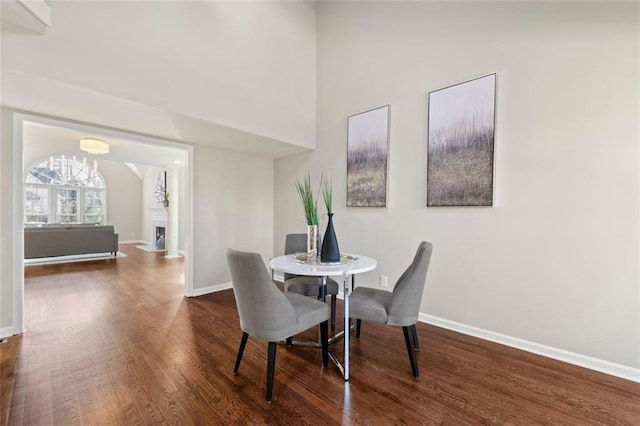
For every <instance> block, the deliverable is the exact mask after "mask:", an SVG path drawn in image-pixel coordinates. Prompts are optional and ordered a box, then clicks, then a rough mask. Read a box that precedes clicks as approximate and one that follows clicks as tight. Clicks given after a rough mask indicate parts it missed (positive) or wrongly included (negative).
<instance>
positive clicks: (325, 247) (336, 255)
mask: <svg viewBox="0 0 640 426" xmlns="http://www.w3.org/2000/svg"><path fill="white" fill-rule="evenodd" d="M328 215H329V223H327V230H326V231H325V232H324V239H323V240H322V250H321V251H320V260H321V261H323V262H339V261H340V249H339V248H338V239H337V238H336V231H335V229H333V213H329V214H328Z"/></svg>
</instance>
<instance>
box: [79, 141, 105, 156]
mask: <svg viewBox="0 0 640 426" xmlns="http://www.w3.org/2000/svg"><path fill="white" fill-rule="evenodd" d="M80 149H81V150H83V151H86V152H88V153H89V154H94V155H102V154H106V153H108V152H109V144H108V143H106V142H105V141H103V140H101V139H95V138H82V139H80Z"/></svg>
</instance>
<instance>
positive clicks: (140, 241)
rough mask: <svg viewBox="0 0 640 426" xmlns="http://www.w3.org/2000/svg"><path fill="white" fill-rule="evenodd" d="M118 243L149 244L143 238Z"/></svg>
mask: <svg viewBox="0 0 640 426" xmlns="http://www.w3.org/2000/svg"><path fill="white" fill-rule="evenodd" d="M118 244H148V243H147V242H146V241H142V240H132V241H118Z"/></svg>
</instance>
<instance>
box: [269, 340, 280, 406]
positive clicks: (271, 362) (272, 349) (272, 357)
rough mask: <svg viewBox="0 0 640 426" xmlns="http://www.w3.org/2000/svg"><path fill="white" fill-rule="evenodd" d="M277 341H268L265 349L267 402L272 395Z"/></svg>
mask: <svg viewBox="0 0 640 426" xmlns="http://www.w3.org/2000/svg"><path fill="white" fill-rule="evenodd" d="M277 347H278V342H269V345H268V349H267V402H271V398H272V396H273V374H274V372H275V369H276V348H277Z"/></svg>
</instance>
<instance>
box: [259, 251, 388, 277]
mask: <svg viewBox="0 0 640 426" xmlns="http://www.w3.org/2000/svg"><path fill="white" fill-rule="evenodd" d="M351 256H353V257H355V258H357V259H356V260H354V261H353V262H348V263H342V264H337V265H335V264H331V265H322V264H314V265H309V264H304V263H299V262H296V260H295V259H294V257H293V255H292V254H289V255H285V256H278V257H274V258H273V259H271V260H270V261H269V263H270V264H271V268H273V269H274V270H276V271H279V272H286V273H288V274H296V275H310V276H318V277H320V276H338V275H344V274H345V273H346V274H349V275H350V274H360V273H362V272H368V271H372V270H373V269H375V268H376V266H377V265H378V262H376V260H375V259H373V258H371V257H367V256H362V255H359V254H352V255H351Z"/></svg>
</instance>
